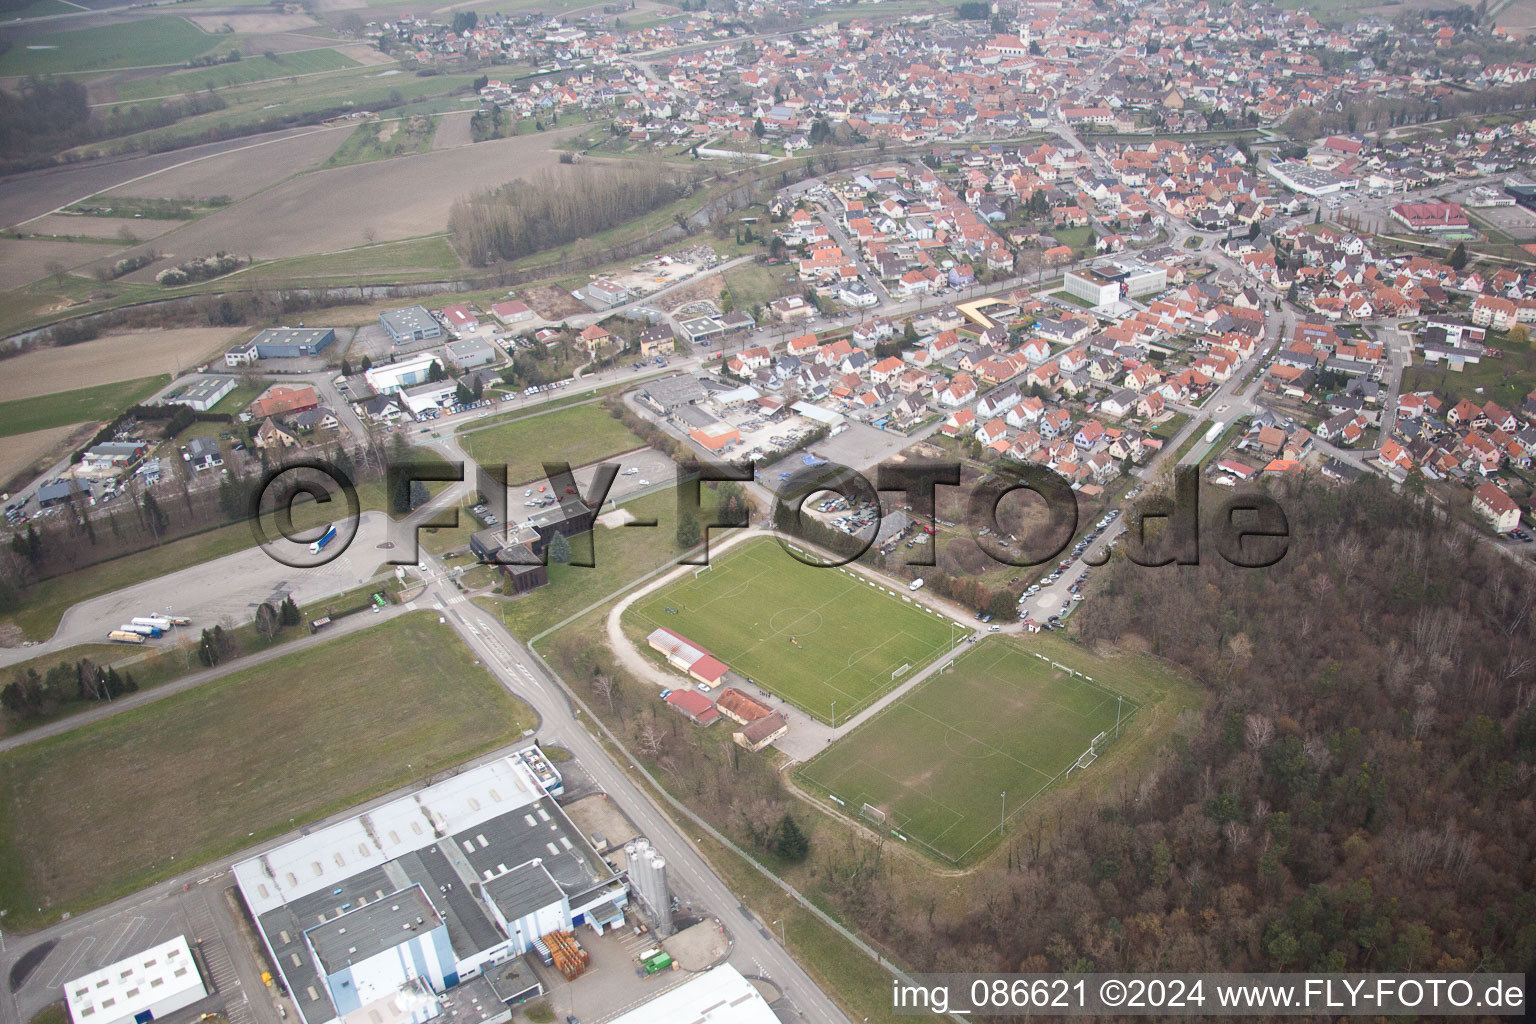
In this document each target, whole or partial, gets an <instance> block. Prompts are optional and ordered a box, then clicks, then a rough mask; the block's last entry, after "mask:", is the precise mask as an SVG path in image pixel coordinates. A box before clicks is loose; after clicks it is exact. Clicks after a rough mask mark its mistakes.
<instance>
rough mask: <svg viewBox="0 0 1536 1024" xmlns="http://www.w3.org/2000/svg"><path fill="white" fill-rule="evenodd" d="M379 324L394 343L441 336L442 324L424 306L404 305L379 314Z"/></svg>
mask: <svg viewBox="0 0 1536 1024" xmlns="http://www.w3.org/2000/svg"><path fill="white" fill-rule="evenodd" d="M379 324H380V325H381V326H382V327H383V328H384V330H385V332H386V333H387V334H388V335H389V337H390V340H391V341H393V342H394V343H395V344H396V345H400V344H404V343H405V342H408V341H426V340H428V339H431V338H441V337H442V336H443V325H442V324H440V323H438V322H437V318H436V317H434V316H433V315H432V314H431V313H428V312H427V309H426V307H425V306H406V307H405V308H404V309H391V310H388V311H386V312H383V313H380V314H379Z"/></svg>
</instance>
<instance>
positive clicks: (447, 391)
mask: <svg viewBox="0 0 1536 1024" xmlns="http://www.w3.org/2000/svg"><path fill="white" fill-rule="evenodd" d="M458 393H459V384H458V382H457V381H453V380H440V381H437V382H435V383H429V384H417V385H415V386H414V387H409V388H405V389H403V390H402V391H401V392H400V402H401V404H402V405H404V406H405V407H406V409H407V410H409V411H410V414H411V415H412V416H415V417H417V418H420V416H421V414H422V413H424V412H427V411H429V410H432V409H444V408H447V407H448V406H450V405H453V404H454V398H455V396H456V395H457V394H458Z"/></svg>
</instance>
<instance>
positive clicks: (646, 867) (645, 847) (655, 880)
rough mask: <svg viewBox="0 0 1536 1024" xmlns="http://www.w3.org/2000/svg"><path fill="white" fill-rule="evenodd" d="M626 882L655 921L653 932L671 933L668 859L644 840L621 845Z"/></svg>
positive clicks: (659, 933) (660, 933) (670, 894)
mask: <svg viewBox="0 0 1536 1024" xmlns="http://www.w3.org/2000/svg"><path fill="white" fill-rule="evenodd" d="M624 856H625V858H626V860H627V862H628V864H629V884H630V888H631V889H632V890H633V891H634V894H635V895H636V896H637V897H639V899H640V902H641V903H642V904H644V905H645V909H646V910H647V911H649V912H650V915H651V920H652V921H653V922H655V925H656V934H658V935H671V934H672V892H671V890H670V889H668V888H667V862H666V860H664V859H663V858H662V856H661V854H660V853H658V852H656V850H654V849H652V848H651V844H650V843H649V842H647V841H646V840H644V839H636V840H635V841H634V842H632V843H628V844H626V845H625V847H624Z"/></svg>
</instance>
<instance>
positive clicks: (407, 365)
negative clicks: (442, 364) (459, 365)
mask: <svg viewBox="0 0 1536 1024" xmlns="http://www.w3.org/2000/svg"><path fill="white" fill-rule="evenodd" d="M435 362H437V357H436V356H434V355H432V354H431V353H430V352H423V353H422V354H421V355H417V356H412V357H411V358H409V359H402V360H400V361H399V362H397V363H387V364H385V365H384V366H375V367H372V368H370V369H367V370H364V371H363V377H364V379H366V380H367V381H368V386H369V387H371V388H373V390H374V391H376V392H377V393H379V394H381V395H392V394H394V393H395V392H396V391H399V390H400V389H401V388H408V387H411V386H413V385H416V384H422V383H425V382H426V379H427V378H428V377H429V376H431V374H432V364H433V363H435Z"/></svg>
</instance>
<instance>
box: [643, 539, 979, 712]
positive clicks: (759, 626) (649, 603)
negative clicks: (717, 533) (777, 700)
mask: <svg viewBox="0 0 1536 1024" xmlns="http://www.w3.org/2000/svg"><path fill="white" fill-rule="evenodd" d="M905 597H906V595H905V594H904V593H901V594H898V593H893V592H892V591H891V590H889V589H887V588H884V587H879V586H875V585H873V584H872V583H871V582H870V581H869V580H867V579H865V578H864V577H862V576H857V575H855V574H853V573H849V572H845V571H843V570H842V569H834V568H817V567H815V566H810V565H806V564H805V563H803V562H801V561H799V560H798V559H796V558H794V557H792V556H791V555H790V554H788V553H787V552H785V551H784V550H782V549H781V548H780V547H779V545H778V544H777V543H776V542H775V541H772V540H759V541H752V542H749V543H747V544H745V545H743V546H742V547H740V548H738V549H737V550H734V551H732V552H730V553H729V554H726V555H724V556H722V557H720V558H718V559H715V560H713V563H712V566H711V568H709V569H707V570H705V571H704V572H702V573H700V574H699V575H698V576H696V577H693V578H685V579H684V580H683V581H681V582H678V583H675V584H673V585H672V586H670V587H666V588H664V589H662V590H660V591H658V592H657V593H655V594H653V595H651V596H650V597H648V598H645V599H644V600H641V601H637V602H635V604H634V605H633V606H632V607H631V608H630V609H629V611H628V613H627V615H626V617H632V618H633V620H634V621H636V622H637V623H640V624H643V625H644V627H645V631H646V632H647V633H649V632H650V631H651V630H652V629H653V628H655V627H656V626H665V627H666V628H668V629H670V630H672V631H673V632H676V633H681V634H682V635H683V636H685V637H687V638H688V639H689V640H692V641H693V642H694V643H696V644H699V645H701V646H703V647H706V648H708V649H709V650H710V651H711V652H712V653H713V654H714V655H715V657H717V658H719V659H720V660H721V661H723V662H725V663H726V665H728V666H729V667H730V668H731V670H732V671H734V672H735V673H736V674H737V675H740V676H745V677H746V678H748V679H750V680H752V682H753V683H754V684H755V685H757V686H761V687H762V688H763V689H765V690H769V691H772V692H773V693H775V694H777V695H778V696H780V697H782V698H784V699H785V700H787V701H789V702H790V703H791V704H794V705H795V706H796V707H799V708H800V709H801V710H803V711H805V712H806V713H807V714H809V715H811V716H812V717H814V718H818V719H820V720H821V721H823V722H831V721H832V704H833V702H834V701H836V702H837V721H839V722H845V721H847V720H848V718H849V717H850V716H852V715H853V714H855V713H857V712H858V711H860V710H862V709H863V708H865V707H867V706H868V705H869V704H870V703H871V702H872V701H874V700H876V699H878V698H879V696H880V695H881V694H883V693H885V692H887V691H888V690H890V689H891V688H892V687H893V686H896V685H897V684H899V683H900V682H901V680H902V679H903V678H905V677H906V676H907V675H909V674H910V673H913V672H917V671H918V670H919V669H921V668H922V667H923V666H924V665H926V664H928V662H930V661H932V660H933V659H934V658H935V657H936V656H938V655H939V654H940V653H941V652H943V651H944V650H946V649H947V648H948V647H949V645H950V643H951V638H953V640H954V641H955V642H958V641H960V640H962V639H964V638H965V637H966V636H968V635H969V634H970V630H969V629H968V628H966V627H963V626H961V627H956V626H955V624H954V623H953V622H952V621H951V620H950V619H949V618H947V617H946V616H943V615H939V614H936V613H934V612H931V611H929V610H928V609H927V608H926V607H925V606H923V605H920V604H917V603H915V602H913V601H910V600H904V598H905ZM902 666H907V668H905V669H903V668H902ZM893 673H894V674H895V676H894V678H893Z"/></svg>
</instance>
